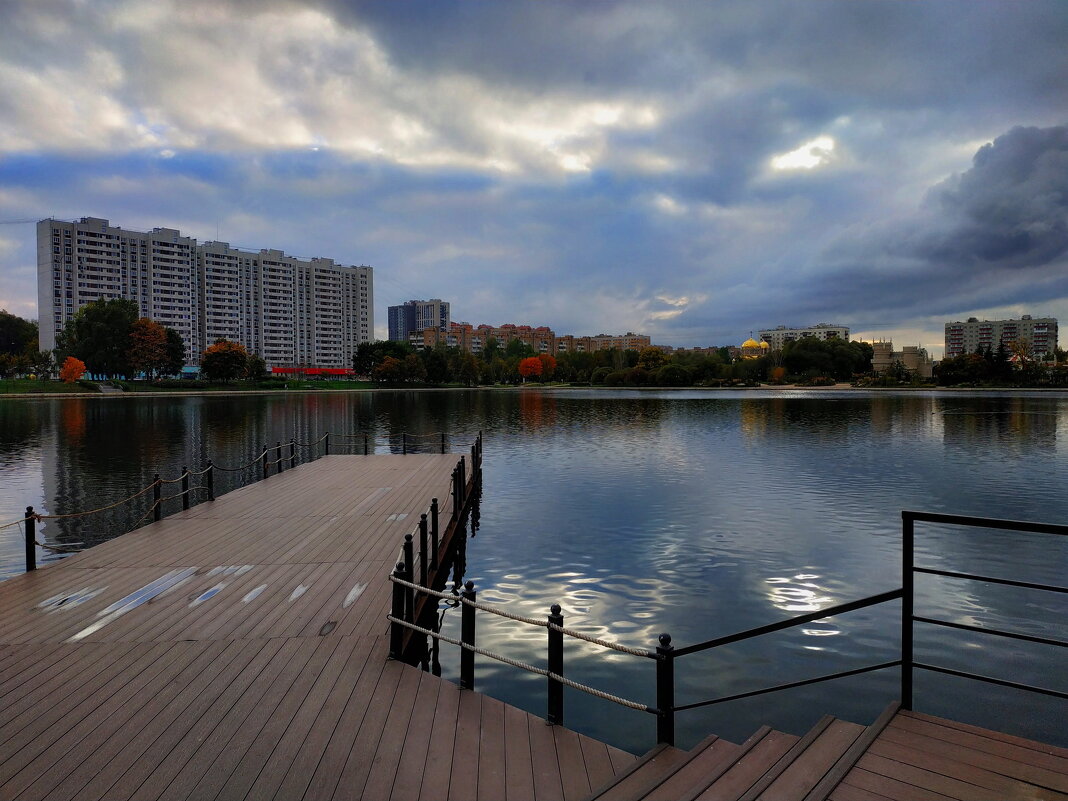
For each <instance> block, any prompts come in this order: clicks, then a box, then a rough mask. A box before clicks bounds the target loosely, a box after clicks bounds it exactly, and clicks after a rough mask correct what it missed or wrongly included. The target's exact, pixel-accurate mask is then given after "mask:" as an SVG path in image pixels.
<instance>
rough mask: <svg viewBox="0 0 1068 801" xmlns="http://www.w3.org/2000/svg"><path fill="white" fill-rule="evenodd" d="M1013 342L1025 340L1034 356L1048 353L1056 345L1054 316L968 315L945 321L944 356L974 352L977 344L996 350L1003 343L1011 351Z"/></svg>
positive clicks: (1014, 343)
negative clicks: (982, 317) (1006, 317)
mask: <svg viewBox="0 0 1068 801" xmlns="http://www.w3.org/2000/svg"><path fill="white" fill-rule="evenodd" d="M1017 343H1026V345H1027V346H1028V349H1029V351H1030V354H1031V355H1032V356H1034V357H1035V358H1042V357H1044V356H1047V357H1048V356H1051V355H1052V354H1053V352H1054V351H1055V350H1056V349H1057V320H1056V318H1054V317H1032V316H1031V315H1030V314H1025V315H1023V316H1022V317H1020V319H1018V320H1015V319H1009V320H980V319H978V318H976V317H969V318H968V319H967V320H965V321H964V322H961V321H959V320H957V321H954V322H952V323H946V358H947V359H952V358H953V357H954V356H962V355H964V354H965V353H975V351H976V350H977V349H978V348H982V349H983V350H986V349H987V348H989V349H990V350H992V351H996V350H997V349H998V346H999V345H1001V344H1004V345H1005V347H1006V348H1007V349H1008V350H1009V351H1010V352H1011V351H1012V350H1013V346H1014V345H1016V344H1017Z"/></svg>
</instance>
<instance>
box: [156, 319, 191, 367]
mask: <svg viewBox="0 0 1068 801" xmlns="http://www.w3.org/2000/svg"><path fill="white" fill-rule="evenodd" d="M163 331H164V333H166V335H167V345H166V348H165V349H164V356H163V362H162V364H161V365H160V370H159V371H160V373H161V374H162V375H178V374H179V373H181V372H182V368H183V367H185V340H183V339H182V335H181V334H179V333H178V332H177V331H175V330H174V329H173V328H170V327H168V326H164V327H163Z"/></svg>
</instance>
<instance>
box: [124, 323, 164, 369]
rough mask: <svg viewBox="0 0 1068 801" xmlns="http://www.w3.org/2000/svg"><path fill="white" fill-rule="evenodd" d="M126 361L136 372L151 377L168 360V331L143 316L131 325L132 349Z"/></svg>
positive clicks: (127, 354) (128, 352) (127, 353)
mask: <svg viewBox="0 0 1068 801" xmlns="http://www.w3.org/2000/svg"><path fill="white" fill-rule="evenodd" d="M126 361H127V362H128V363H129V365H130V369H131V370H133V371H134V372H135V373H144V374H145V375H147V376H149V377H151V376H152V375H154V374H155V373H158V372H160V371H162V370H163V368H164V366H165V364H166V361H167V331H166V329H164V327H163V326H162V325H160V324H159V323H157V322H155V321H153V320H150V319H148V318H147V317H142V318H141V319H139V320H137V321H136V322H135V323H134V324H133V325H132V326H130V349H129V350H128V351H126Z"/></svg>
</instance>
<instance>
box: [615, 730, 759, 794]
mask: <svg viewBox="0 0 1068 801" xmlns="http://www.w3.org/2000/svg"><path fill="white" fill-rule="evenodd" d="M742 753H743V751H742V747H741V746H740V745H736V744H735V743H732V742H729V741H727V740H720V739H718V738H716V737H710V738H706V739H705V740H704V741H702V742H701V743H700V744H699V745H697V746H696V747H694V748H692V749H691V750H690V754H689V758H688V759H687V760H685V761H684V762H682V763H680V764H679V765H677V766H676V768H675V770H674V772H673V773H672V774H671V775H670V776H667V777H665V778H663V779H661V780H658V781H657V782H656V783H655V784H653V785H652V786H650V787H649V788H647V789H646V790H645V792H643V793H641V794H640V795H635V796H634V798H635V799H644V801H679V800H680V799H682V798H685V797H686V796H687V795H689V794H690V793H691V791H692V790H693V788H694V787H696V786H698V785H700V786H701V787H704V786H705V784H707V782H706V781H705V777H706V776H709V775H711V774H713V773H715V772H718V771H719V770H720V768H726V767H728V766H729V765H730V764H731V763H733V762H734V760H736V759H737V758H738V756H739V755H740V754H742Z"/></svg>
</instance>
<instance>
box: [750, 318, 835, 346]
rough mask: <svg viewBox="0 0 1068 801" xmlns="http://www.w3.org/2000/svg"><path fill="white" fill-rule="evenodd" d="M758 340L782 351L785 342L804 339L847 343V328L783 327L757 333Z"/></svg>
mask: <svg viewBox="0 0 1068 801" xmlns="http://www.w3.org/2000/svg"><path fill="white" fill-rule="evenodd" d="M757 336H758V338H759V339H761V340H762V341H764V342H767V343H768V345H770V346H771V350H782V347H783V345H785V344H786V343H787V342H794V341H796V340H798V339H804V338H805V337H815V338H816V339H844V340H845V341H846V342H848V341H849V328H848V327H847V326H844V325H835V324H834V323H816V324H815V325H810V326H808V327H807V328H787V327H786V326H785V325H780V326H776V327H775V328H767V329H765V330H763V331H760V332H758V334H757Z"/></svg>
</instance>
